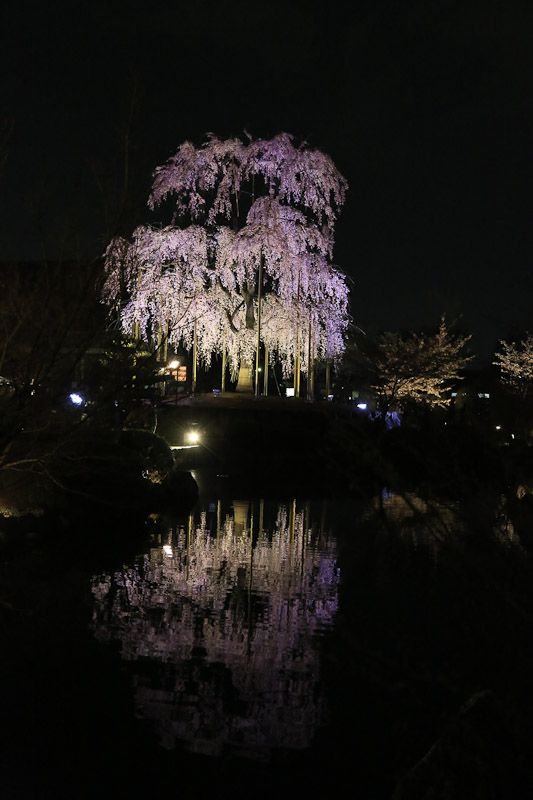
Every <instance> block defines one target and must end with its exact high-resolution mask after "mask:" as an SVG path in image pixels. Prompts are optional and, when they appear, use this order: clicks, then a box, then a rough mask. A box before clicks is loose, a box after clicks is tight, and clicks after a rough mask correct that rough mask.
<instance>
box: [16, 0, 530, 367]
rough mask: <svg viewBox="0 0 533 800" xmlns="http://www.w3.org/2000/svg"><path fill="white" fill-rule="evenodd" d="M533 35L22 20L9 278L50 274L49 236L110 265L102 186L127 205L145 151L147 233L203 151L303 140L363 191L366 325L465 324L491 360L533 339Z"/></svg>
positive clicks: (399, 11) (90, 9) (278, 22)
mask: <svg viewBox="0 0 533 800" xmlns="http://www.w3.org/2000/svg"><path fill="white" fill-rule="evenodd" d="M532 23H533V3H531V2H527V1H526V0H524V2H519V1H518V0H505V1H504V0H479V2H478V0H475V1H469V0H463V2H449V1H448V0H419V1H418V2H415V1H414V0H406V2H402V1H401V0H390V2H381V1H380V0H374V1H373V2H372V1H371V0H369V1H368V2H353V3H351V4H350V9H349V10H346V9H344V8H342V6H341V4H340V3H338V2H329V3H325V2H324V3H317V2H313V0H309V1H308V2H306V3H299V2H294V3H289V2H286V3H276V2H266V3H264V4H258V3H254V2H252V1H251V0H250V2H248V3H241V2H239V0H235V1H234V2H226V1H225V0H220V1H219V2H216V3H214V4H211V3H209V2H202V3H190V4H182V3H180V2H167V3H162V2H157V0H152V2H150V3H140V2H129V3H125V2H124V3H113V2H109V0H106V2H100V0H94V2H91V3H85V2H77V3H71V4H69V5H66V4H63V3H54V2H53V0H51V2H49V3H41V2H28V0H17V2H16V3H15V2H11V1H10V0H9V1H8V2H7V3H4V4H3V6H2V10H1V11H0V75H1V76H2V77H1V78H0V122H1V121H2V120H5V126H4V127H5V128H9V127H10V126H12V132H11V135H10V137H9V140H8V153H7V155H8V158H7V162H6V164H5V166H4V169H3V171H2V172H1V174H0V259H2V260H8V259H16V260H29V259H36V258H39V257H40V256H41V253H42V247H41V243H42V241H43V235H42V232H43V231H45V232H46V233H45V235H44V238H45V239H46V240H47V242H48V244H47V248H48V249H47V251H46V252H47V253H48V254H49V255H50V254H53V251H54V249H55V250H56V251H59V250H61V251H62V254H66V253H67V251H68V252H69V253H72V254H74V253H75V251H76V250H77V251H78V252H81V253H82V255H83V254H88V253H91V254H93V253H95V252H98V248H99V246H100V244H101V242H103V240H104V235H105V223H106V215H105V210H104V204H103V203H102V200H101V198H102V196H101V195H100V194H99V190H98V189H97V183H98V181H100V182H101V183H102V184H103V186H104V191H103V196H104V197H107V199H109V197H110V196H111V189H110V187H111V186H112V185H113V181H114V180H119V176H120V171H121V168H122V156H121V145H120V143H121V141H122V140H123V139H122V138H121V137H122V133H121V132H123V131H124V130H129V131H130V134H131V141H132V175H133V177H132V191H133V200H134V202H133V205H132V215H131V220H132V224H135V223H138V222H141V221H147V220H148V219H149V215H148V213H147V212H145V211H144V207H143V206H144V202H145V200H146V197H147V194H148V188H149V185H150V177H151V173H152V171H153V169H154V167H155V166H157V165H158V164H161V163H163V162H165V161H166V159H167V158H168V157H169V156H170V155H172V154H173V152H175V151H176V149H177V148H178V146H179V145H180V144H181V142H183V141H184V140H186V139H189V140H191V141H193V142H194V143H195V144H201V143H202V141H203V140H204V137H205V134H206V132H208V131H212V132H214V133H215V134H217V136H219V137H221V138H224V137H226V136H230V135H239V134H240V133H241V132H242V131H243V130H244V129H246V130H248V131H249V132H250V133H251V134H252V135H253V136H255V137H268V136H271V135H274V134H276V133H278V132H280V131H289V132H290V133H293V134H294V135H295V137H297V138H298V139H305V140H307V141H308V142H309V143H310V144H311V145H313V146H315V147H319V148H320V149H322V150H324V151H325V152H327V153H329V155H330V156H331V157H332V158H333V160H334V162H335V163H336V165H337V167H338V168H339V169H340V171H341V172H342V173H343V174H344V175H345V177H346V178H347V179H348V181H349V184H350V191H349V195H348V201H347V204H346V206H345V208H344V210H343V212H342V214H341V217H340V220H339V223H338V229H337V239H336V241H337V245H336V251H335V261H336V263H337V264H338V266H340V267H341V268H342V269H343V270H344V271H345V272H347V273H348V274H349V275H350V276H351V278H352V280H353V285H352V315H353V318H354V320H355V322H356V323H357V324H359V325H360V326H361V327H362V328H363V329H365V330H368V331H370V332H374V331H377V330H379V329H389V330H395V329H399V328H410V329H413V328H418V327H420V326H427V325H435V324H436V323H437V322H438V319H439V317H440V315H441V314H442V313H443V312H446V313H447V314H448V317H449V319H455V318H459V320H460V322H459V324H460V327H461V329H462V330H464V331H466V332H471V333H473V334H474V339H473V347H474V349H475V350H476V351H477V352H478V353H479V354H480V355H481V356H482V357H485V358H487V359H489V357H490V353H491V350H492V348H493V347H494V346H495V344H496V342H497V340H498V338H499V337H501V336H504V335H506V334H508V333H509V332H511V331H512V330H513V329H514V328H525V329H527V328H530V329H533V322H532V312H531V308H532V299H533V281H532V279H531V265H532V258H531V256H532V253H533V237H532V232H531V212H532V205H533V203H532V199H531V196H532V195H531V186H532V177H533V175H532V173H533V170H532V162H531V157H530V150H531V144H532V128H533V125H532V123H533V86H532V83H533V81H532V78H533V47H532V45H531V42H532V41H533V25H532ZM132 104H133V106H134V114H133V125H132V126H130V127H128V119H129V118H130V109H131V107H132ZM50 245H51V247H50ZM56 254H57V253H56Z"/></svg>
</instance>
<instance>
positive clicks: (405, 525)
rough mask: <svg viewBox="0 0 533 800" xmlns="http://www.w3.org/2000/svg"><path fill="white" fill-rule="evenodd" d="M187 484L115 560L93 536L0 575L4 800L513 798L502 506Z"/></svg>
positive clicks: (524, 702) (522, 692)
mask: <svg viewBox="0 0 533 800" xmlns="http://www.w3.org/2000/svg"><path fill="white" fill-rule="evenodd" d="M197 477H198V478H199V483H200V486H201V492H200V497H199V500H198V503H197V504H196V505H195V507H194V508H193V509H192V510H191V511H190V512H189V513H188V514H185V515H184V516H181V517H176V518H172V517H163V516H159V517H156V518H155V517H154V518H151V519H149V520H147V521H143V523H142V526H143V535H142V537H140V538H137V539H134V540H132V541H130V542H128V545H127V547H123V548H122V549H119V551H118V553H117V551H116V549H115V552H113V553H112V555H110V554H109V553H107V554H106V552H105V550H106V545H105V544H104V543H105V542H106V539H107V537H109V536H111V535H112V534H113V531H112V530H106V529H105V521H104V520H102V529H103V532H104V534H105V536H104V537H103V538H102V537H101V535H100V538H99V541H100V542H101V544H100V546H99V547H98V548H96V550H95V549H94V548H92V549H91V550H90V551H87V550H86V549H83V548H82V549H81V550H80V548H79V543H77V542H76V531H70V532H69V534H68V536H67V537H66V538H63V539H61V542H60V543H58V544H56V545H55V546H54V547H52V548H50V547H48V548H42V549H39V548H36V549H32V550H31V551H30V552H28V553H24V554H21V555H19V556H18V557H17V558H13V559H11V560H10V561H9V563H8V562H6V563H3V564H2V573H1V576H2V580H3V587H4V588H3V590H2V601H3V608H2V616H1V620H2V630H3V640H4V643H5V645H6V650H5V657H4V659H3V664H2V673H1V676H0V677H1V695H0V700H1V702H2V708H3V715H2V717H3V725H2V729H3V733H4V734H5V742H6V744H5V747H4V749H3V755H2V762H3V763H2V770H3V775H4V783H3V786H4V793H3V794H1V796H2V797H4V796H5V797H7V798H47V797H55V798H57V797H61V796H65V797H74V796H75V797H85V796H89V795H91V796H93V795H94V793H95V792H96V791H102V787H105V790H106V791H107V792H108V793H114V794H116V796H117V797H122V796H124V797H126V796H128V797H132V796H139V797H144V796H146V794H147V793H148V792H150V791H163V790H164V791H168V790H169V789H172V788H175V789H176V790H177V787H178V786H180V787H182V788H183V787H184V786H190V787H194V791H195V793H196V796H208V795H209V796H210V795H211V794H212V793H213V792H215V793H216V794H217V796H219V797H221V796H230V795H232V796H233V795H234V794H235V792H240V793H242V792H243V791H248V792H251V793H252V794H253V795H254V796H255V797H258V796H271V794H272V792H274V791H278V790H279V786H280V783H281V784H282V785H283V786H284V787H285V788H286V789H287V790H290V791H298V792H303V793H304V794H309V795H310V796H314V795H315V794H316V793H317V788H316V787H317V785H318V783H320V781H321V780H327V782H328V787H329V791H335V792H336V791H343V787H344V786H345V784H346V781H349V782H350V785H351V789H352V791H353V793H354V794H355V795H356V796H358V795H359V796H361V797H372V798H374V797H375V798H381V797H392V795H393V793H394V792H396V794H395V795H394V796H395V797H418V796H420V797H425V796H429V795H427V794H424V791H426V790H427V789H428V787H431V786H434V785H446V786H448V789H446V791H447V792H448V793H447V794H446V793H444V794H442V795H441V796H443V797H448V796H449V797H462V796H469V797H478V796H479V797H500V796H501V797H506V796H519V795H518V794H513V792H514V791H515V789H514V788H513V787H514V786H515V782H516V786H518V785H519V782H520V780H521V779H522V778H523V777H524V774H525V771H527V764H528V758H526V757H525V755H524V753H526V752H529V750H528V748H529V746H530V745H531V734H530V731H529V713H530V710H531V708H533V702H532V697H531V690H530V681H529V674H530V673H529V670H530V668H531V666H532V664H533V658H532V655H533V653H532V647H531V645H530V640H531V636H530V634H531V619H532V616H531V607H532V602H531V574H530V561H529V555H528V553H527V552H526V551H524V549H523V547H522V545H521V542H520V537H519V536H518V534H517V531H516V530H515V525H514V523H513V519H512V518H511V516H510V515H509V513H508V510H507V508H506V505H505V501H504V500H503V498H498V497H493V498H490V499H488V498H483V499H482V500H481V499H479V498H477V499H476V500H473V499H472V498H469V500H468V501H463V502H461V503H459V502H456V501H454V502H451V501H450V502H445V501H442V500H440V499H439V500H437V499H428V498H422V497H420V496H418V495H416V494H409V495H402V496H400V495H398V494H394V493H391V492H388V491H383V493H381V494H380V495H379V496H376V497H369V498H358V499H353V500H350V499H343V500H336V501H332V500H327V501H325V500H313V499H305V498H303V499H301V498H294V497H285V498H280V499H271V498H270V499H263V498H261V497H260V495H259V494H258V496H256V497H247V498H237V497H232V496H231V495H229V494H228V493H227V492H226V491H225V490H224V484H223V481H222V482H221V481H219V482H218V484H216V485H215V486H206V487H203V486H202V481H201V476H197ZM101 533H102V531H100V534H101ZM95 534H96V532H95ZM496 753H497V756H498V757H497V759H495V754H496ZM443 791H444V790H443Z"/></svg>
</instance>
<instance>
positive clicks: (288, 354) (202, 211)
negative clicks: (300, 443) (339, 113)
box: [103, 133, 348, 388]
mask: <svg viewBox="0 0 533 800" xmlns="http://www.w3.org/2000/svg"><path fill="white" fill-rule="evenodd" d="M346 189H347V183H346V181H345V179H344V178H343V177H342V175H341V174H340V173H339V172H338V170H337V169H336V167H335V165H334V164H333V161H332V160H331V158H330V157H329V156H327V155H325V154H324V153H322V152H320V151H319V150H316V149H311V148H309V147H308V146H307V144H306V143H303V144H301V145H299V146H297V145H295V143H294V140H293V137H292V136H291V135H289V134H287V133H281V134H279V135H277V136H275V137H274V138H272V139H270V140H265V139H256V140H254V139H252V138H251V137H249V136H247V138H246V140H245V141H242V140H241V139H238V138H235V139H228V140H226V141H221V140H219V139H217V138H216V137H215V136H210V137H209V139H208V141H207V142H206V143H205V144H204V145H202V146H201V147H198V148H196V147H194V146H193V145H192V144H191V143H190V142H185V143H184V144H182V145H181V147H180V148H179V150H178V152H177V153H176V155H175V156H173V157H172V158H171V159H169V161H168V162H167V163H166V164H164V165H163V166H160V167H158V168H157V169H156V170H155V173H154V181H153V185H152V193H151V195H150V198H149V201H148V205H149V207H150V209H152V210H155V209H156V208H157V209H159V210H160V212H164V211H166V207H167V206H170V210H171V220H172V223H171V224H170V225H168V226H166V227H163V226H155V225H142V226H140V227H138V228H137V229H136V230H135V231H134V233H133V235H132V237H131V240H129V241H128V240H125V239H122V238H116V239H114V240H113V241H112V242H111V244H110V246H109V248H108V250H107V252H106V259H105V261H106V271H107V279H106V282H105V285H104V291H103V299H104V300H105V302H107V303H108V304H109V305H110V306H113V307H115V308H116V309H117V310H118V313H119V315H120V321H121V325H122V327H123V328H124V330H125V331H128V332H130V333H132V332H134V331H135V333H136V334H137V335H140V336H141V337H142V338H143V339H145V340H147V341H152V342H154V341H155V342H161V341H165V340H168V342H170V344H172V345H173V346H174V347H176V348H177V347H178V346H179V345H180V344H181V345H183V346H184V347H185V348H187V349H190V348H191V347H193V343H194V345H195V349H196V352H197V354H198V357H199V358H200V359H201V360H202V361H203V363H204V364H205V365H206V367H207V366H209V364H210V362H211V358H212V356H213V354H216V355H224V356H225V358H227V363H228V366H229V367H230V369H231V371H232V374H233V375H234V377H236V376H237V374H238V371H239V369H242V368H243V367H247V368H248V370H249V369H250V365H252V364H253V362H254V358H256V357H258V353H259V350H260V349H261V348H263V349H264V351H265V353H266V354H267V357H268V359H269V361H270V363H271V364H272V363H274V361H279V362H280V363H281V365H282V369H283V374H284V376H286V377H288V376H289V375H290V374H291V373H293V372H294V373H295V381H296V380H297V378H296V375H298V378H299V373H300V369H302V370H303V371H304V372H308V371H309V370H310V368H312V365H313V364H314V362H315V360H316V359H328V360H329V359H331V360H333V361H336V360H337V359H338V358H339V356H340V355H341V354H342V352H343V349H344V333H345V330H346V326H347V322H348V314H347V300H348V290H347V286H346V282H345V279H344V276H343V274H342V273H341V272H340V271H339V270H338V269H336V268H335V267H334V266H333V265H332V258H333V244H334V227H335V221H336V217H337V213H338V211H339V210H340V208H341V207H342V205H343V203H344V200H345V193H346ZM256 363H257V362H256ZM250 388H251V383H250Z"/></svg>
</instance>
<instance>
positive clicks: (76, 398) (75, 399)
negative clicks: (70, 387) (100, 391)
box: [69, 392, 83, 406]
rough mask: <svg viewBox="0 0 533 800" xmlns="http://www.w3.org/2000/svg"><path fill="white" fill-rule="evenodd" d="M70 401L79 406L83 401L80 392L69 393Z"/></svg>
mask: <svg viewBox="0 0 533 800" xmlns="http://www.w3.org/2000/svg"><path fill="white" fill-rule="evenodd" d="M69 397H70V402H71V403H74V405H75V406H81V404H82V403H83V397H82V396H81V395H80V394H76V392H72V394H69Z"/></svg>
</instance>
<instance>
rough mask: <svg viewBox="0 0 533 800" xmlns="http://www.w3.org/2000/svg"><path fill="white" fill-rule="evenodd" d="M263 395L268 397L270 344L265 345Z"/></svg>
mask: <svg viewBox="0 0 533 800" xmlns="http://www.w3.org/2000/svg"><path fill="white" fill-rule="evenodd" d="M263 395H264V397H268V344H266V343H265V371H264V377H263Z"/></svg>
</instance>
